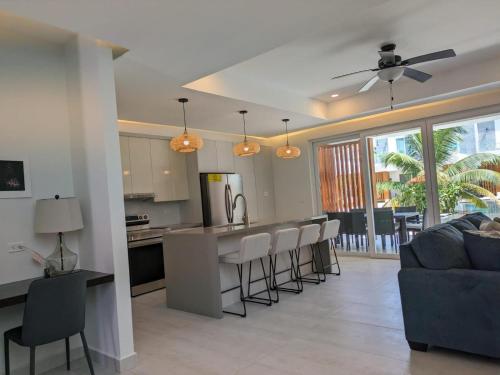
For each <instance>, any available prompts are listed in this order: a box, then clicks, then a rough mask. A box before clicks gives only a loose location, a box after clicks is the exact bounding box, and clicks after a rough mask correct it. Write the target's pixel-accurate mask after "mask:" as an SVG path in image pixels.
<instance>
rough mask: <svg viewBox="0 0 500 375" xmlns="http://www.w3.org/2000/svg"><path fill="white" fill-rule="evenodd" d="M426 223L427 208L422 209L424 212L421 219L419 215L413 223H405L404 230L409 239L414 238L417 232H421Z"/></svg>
mask: <svg viewBox="0 0 500 375" xmlns="http://www.w3.org/2000/svg"><path fill="white" fill-rule="evenodd" d="M426 223H427V207H426V208H424V212H423V213H422V218H420V215H419V216H417V217H416V219H415V220H414V221H409V220H408V222H407V223H406V230H407V232H408V234H409V237H413V236H415V234H416V233H417V232H421V231H423V230H424V229H425V226H426Z"/></svg>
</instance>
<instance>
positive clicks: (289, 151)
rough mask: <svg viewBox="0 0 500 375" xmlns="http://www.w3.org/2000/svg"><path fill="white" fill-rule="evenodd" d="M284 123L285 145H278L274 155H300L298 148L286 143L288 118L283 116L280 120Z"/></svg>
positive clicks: (295, 156) (290, 157) (293, 157)
mask: <svg viewBox="0 0 500 375" xmlns="http://www.w3.org/2000/svg"><path fill="white" fill-rule="evenodd" d="M281 121H283V122H284V123H285V131H286V145H284V146H280V147H278V148H277V149H276V156H277V157H279V158H281V159H295V158H298V157H299V156H300V148H298V147H296V146H290V144H289V143H288V121H290V120H289V119H287V118H285V119H283V120H281Z"/></svg>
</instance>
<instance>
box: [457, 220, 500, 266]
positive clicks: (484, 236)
mask: <svg viewBox="0 0 500 375" xmlns="http://www.w3.org/2000/svg"><path fill="white" fill-rule="evenodd" d="M463 234H464V244H465V250H466V251H467V254H468V255H469V258H470V261H471V264H472V268H475V269H478V270H485V271H500V237H498V235H496V236H495V235H493V234H492V233H485V232H480V231H477V230H476V231H465V232H464V233H463Z"/></svg>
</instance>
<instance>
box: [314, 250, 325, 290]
mask: <svg viewBox="0 0 500 375" xmlns="http://www.w3.org/2000/svg"><path fill="white" fill-rule="evenodd" d="M316 249H318V255H319V261H320V263H321V270H322V272H318V270H317V269H316V273H317V274H318V275H319V274H320V273H322V274H323V280H321V281H322V282H325V281H326V271H325V262H323V255H321V249H320V247H319V244H318V243H317V244H316Z"/></svg>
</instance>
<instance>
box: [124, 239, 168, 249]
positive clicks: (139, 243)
mask: <svg viewBox="0 0 500 375" xmlns="http://www.w3.org/2000/svg"><path fill="white" fill-rule="evenodd" d="M159 243H163V239H162V238H151V239H148V240H141V241H132V242H129V243H128V248H129V249H133V248H136V247H142V246H148V245H157V244H159Z"/></svg>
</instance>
